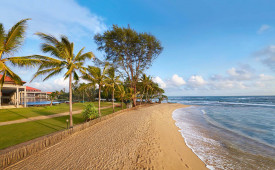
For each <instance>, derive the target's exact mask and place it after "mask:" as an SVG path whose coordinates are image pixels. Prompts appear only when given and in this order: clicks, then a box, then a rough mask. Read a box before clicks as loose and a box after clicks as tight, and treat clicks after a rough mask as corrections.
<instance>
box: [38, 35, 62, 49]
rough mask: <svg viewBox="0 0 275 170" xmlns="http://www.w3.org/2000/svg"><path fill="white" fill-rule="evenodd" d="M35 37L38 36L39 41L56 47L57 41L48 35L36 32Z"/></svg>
mask: <svg viewBox="0 0 275 170" xmlns="http://www.w3.org/2000/svg"><path fill="white" fill-rule="evenodd" d="M35 35H38V36H39V37H40V38H41V39H43V40H45V41H46V42H47V43H49V44H52V45H54V46H58V44H59V41H58V40H57V39H56V38H55V37H54V36H52V35H48V34H45V33H42V32H37V33H35Z"/></svg>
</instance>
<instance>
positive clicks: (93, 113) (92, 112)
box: [82, 103, 99, 121]
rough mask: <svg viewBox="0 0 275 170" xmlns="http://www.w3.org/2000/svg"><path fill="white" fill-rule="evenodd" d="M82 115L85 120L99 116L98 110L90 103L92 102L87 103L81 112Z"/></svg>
mask: <svg viewBox="0 0 275 170" xmlns="http://www.w3.org/2000/svg"><path fill="white" fill-rule="evenodd" d="M82 116H83V118H84V119H86V121H89V120H92V119H95V118H97V117H99V115H98V111H97V109H96V107H95V106H94V104H92V103H90V104H88V105H87V106H86V107H85V109H84V111H83V112H82Z"/></svg>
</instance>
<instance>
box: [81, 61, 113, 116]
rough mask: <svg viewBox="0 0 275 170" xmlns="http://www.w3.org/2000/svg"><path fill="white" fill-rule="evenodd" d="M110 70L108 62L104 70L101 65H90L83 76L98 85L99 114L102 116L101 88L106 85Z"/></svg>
mask: <svg viewBox="0 0 275 170" xmlns="http://www.w3.org/2000/svg"><path fill="white" fill-rule="evenodd" d="M107 70H108V64H105V66H104V68H103V70H101V69H100V68H99V67H95V66H88V68H87V71H86V72H84V71H82V74H83V76H82V78H83V79H84V80H87V81H89V82H90V83H95V84H97V85H98V114H99V116H100V117H101V112H100V100H101V98H100V97H101V96H100V94H101V88H102V87H103V86H104V85H105V83H106V79H107V77H106V73H107Z"/></svg>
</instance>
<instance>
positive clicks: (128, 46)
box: [0, 19, 166, 149]
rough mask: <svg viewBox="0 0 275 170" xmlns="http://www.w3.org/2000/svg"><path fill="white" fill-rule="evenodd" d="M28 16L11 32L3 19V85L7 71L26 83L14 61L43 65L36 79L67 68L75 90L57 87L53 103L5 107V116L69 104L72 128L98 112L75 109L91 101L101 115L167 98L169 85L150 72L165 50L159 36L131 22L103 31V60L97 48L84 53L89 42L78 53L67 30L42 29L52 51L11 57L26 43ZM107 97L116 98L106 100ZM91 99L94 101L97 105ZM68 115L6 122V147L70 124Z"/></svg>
mask: <svg viewBox="0 0 275 170" xmlns="http://www.w3.org/2000/svg"><path fill="white" fill-rule="evenodd" d="M28 20H29V19H25V20H21V21H19V22H18V23H17V24H15V25H14V26H13V27H12V28H11V29H10V30H9V31H8V33H5V31H4V27H3V25H2V24H1V23H0V74H2V75H3V76H2V78H1V80H0V86H1V89H2V86H3V84H4V81H5V77H6V76H9V77H11V78H12V79H14V81H15V84H17V85H23V82H22V80H21V78H20V76H18V75H17V74H15V73H14V72H12V71H11V69H10V68H9V67H8V65H9V64H11V65H13V66H17V67H25V66H26V67H36V68H37V71H36V72H35V74H34V76H33V78H32V80H31V81H33V80H34V79H35V78H37V77H43V81H45V80H48V79H50V78H51V77H54V76H56V75H59V74H63V77H64V79H67V78H69V92H67V93H66V92H65V89H64V90H61V91H55V92H53V93H52V94H51V95H50V101H51V104H50V106H45V107H32V108H17V109H4V110H0V122H4V121H10V120H18V119H23V118H28V117H35V116H41V115H51V114H57V113H63V112H67V111H68V110H69V120H70V121H69V123H70V128H72V127H73V120H74V121H75V124H78V123H82V122H84V121H85V120H90V119H93V118H96V117H97V116H94V117H93V116H92V117H91V116H86V117H85V116H84V118H83V117H82V116H83V115H82V114H75V115H73V114H72V111H73V110H83V109H84V108H85V107H86V106H87V105H89V108H90V109H89V108H88V106H87V110H86V111H87V114H86V115H90V114H92V113H93V114H96V113H95V112H94V109H95V107H97V108H98V115H99V117H101V116H104V115H107V114H110V113H114V112H115V111H117V110H121V109H123V108H125V107H124V106H125V105H126V106H127V107H135V106H137V103H138V102H139V104H140V105H141V104H142V103H152V102H156V101H158V102H161V101H162V100H163V99H164V98H165V97H166V96H164V95H163V94H164V90H163V89H161V88H160V87H159V86H158V84H157V83H155V82H154V81H153V80H152V78H151V77H150V76H149V75H146V74H145V72H146V70H147V69H148V68H149V67H150V66H151V65H152V63H153V61H154V60H155V59H156V58H157V56H158V55H159V54H160V53H161V52H162V50H163V47H162V46H161V43H160V41H159V40H158V39H157V38H156V37H155V36H153V35H151V34H149V33H139V32H137V31H135V30H134V29H132V28H130V27H129V26H128V27H127V28H124V27H118V26H116V25H113V27H112V28H111V29H110V30H107V31H106V32H104V33H103V34H102V35H100V34H97V35H95V36H94V40H95V42H96V44H97V45H98V50H99V51H102V52H104V53H105V55H104V56H105V57H104V61H100V60H99V59H98V58H97V57H96V56H95V55H94V54H93V52H92V51H89V52H86V53H84V48H85V47H83V48H82V49H81V50H80V51H78V52H77V53H74V51H75V49H74V43H73V42H71V41H70V40H69V39H68V38H67V37H66V36H64V35H61V36H60V38H59V39H58V38H56V37H54V36H51V35H49V34H45V33H40V32H38V33H36V35H38V36H39V37H40V38H41V39H42V40H43V43H42V44H41V50H42V52H44V53H46V54H47V55H45V56H44V55H30V56H24V57H8V56H9V55H11V54H13V53H15V52H17V50H18V49H19V48H20V46H21V45H22V43H23V40H24V35H25V31H26V22H27V21H28ZM92 59H93V60H92ZM87 61H88V62H87ZM89 61H90V62H89ZM90 63H92V65H90ZM80 79H82V80H86V83H79V80H80ZM0 95H2V94H1V93H0ZM157 99H158V100H157ZM54 100H63V101H64V100H65V101H67V100H69V105H67V104H60V105H58V106H52V104H53V101H54ZM81 100H82V101H81ZM96 100H98V101H97V102H96ZM105 100H106V101H110V102H101V101H105ZM84 101H86V102H88V103H84ZM115 101H116V102H121V107H120V108H117V107H115ZM78 102H82V103H78ZM90 103H93V104H94V106H93V107H92V110H91V105H90ZM107 105H108V106H110V105H112V108H108V109H103V110H101V107H102V106H107ZM84 112H85V111H84ZM88 112H89V113H88ZM67 118H68V116H62V117H57V118H50V119H45V120H39V121H32V122H26V123H19V124H11V125H6V126H0V135H1V136H5V137H4V138H1V140H0V146H1V147H0V149H1V148H5V147H7V146H11V145H14V144H17V143H21V142H24V141H27V140H30V139H33V138H36V137H39V136H42V135H45V134H49V133H52V132H55V131H58V130H61V129H64V128H65V127H66V121H65V120H67ZM12 141H13V142H12Z"/></svg>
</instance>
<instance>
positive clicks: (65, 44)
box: [32, 33, 94, 127]
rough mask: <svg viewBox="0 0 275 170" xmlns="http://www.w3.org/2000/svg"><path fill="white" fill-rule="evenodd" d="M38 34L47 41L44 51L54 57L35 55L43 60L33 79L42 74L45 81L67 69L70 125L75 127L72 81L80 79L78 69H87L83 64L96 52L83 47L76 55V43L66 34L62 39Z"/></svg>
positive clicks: (42, 47) (43, 44) (65, 75)
mask: <svg viewBox="0 0 275 170" xmlns="http://www.w3.org/2000/svg"><path fill="white" fill-rule="evenodd" d="M37 35H38V36H39V37H40V38H41V39H42V40H44V41H45V42H44V43H42V46H41V49H42V51H43V52H45V53H49V54H50V55H51V56H52V57H48V56H41V55H36V56H33V58H36V59H40V60H41V61H42V64H41V65H40V66H39V68H38V70H37V72H36V73H35V75H34V77H33V79H34V78H36V77H37V76H40V75H42V76H43V75H46V77H45V78H44V79H43V81H45V80H47V79H49V78H50V77H53V76H56V75H58V74H60V73H63V71H65V74H64V78H65V79H67V78H69V100H70V127H73V116H72V110H73V109H72V81H73V79H74V80H78V78H79V77H78V74H77V71H78V70H79V71H82V72H83V71H84V70H85V67H84V66H83V64H84V61H85V60H86V59H91V58H93V57H94V54H93V53H92V52H87V53H83V51H84V48H82V49H81V50H80V51H79V52H78V53H77V54H76V55H75V54H74V43H73V42H70V41H69V39H68V38H67V37H66V36H61V38H60V40H58V39H57V38H55V37H54V36H51V35H47V34H44V33H37ZM33 79H32V80H33Z"/></svg>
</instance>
